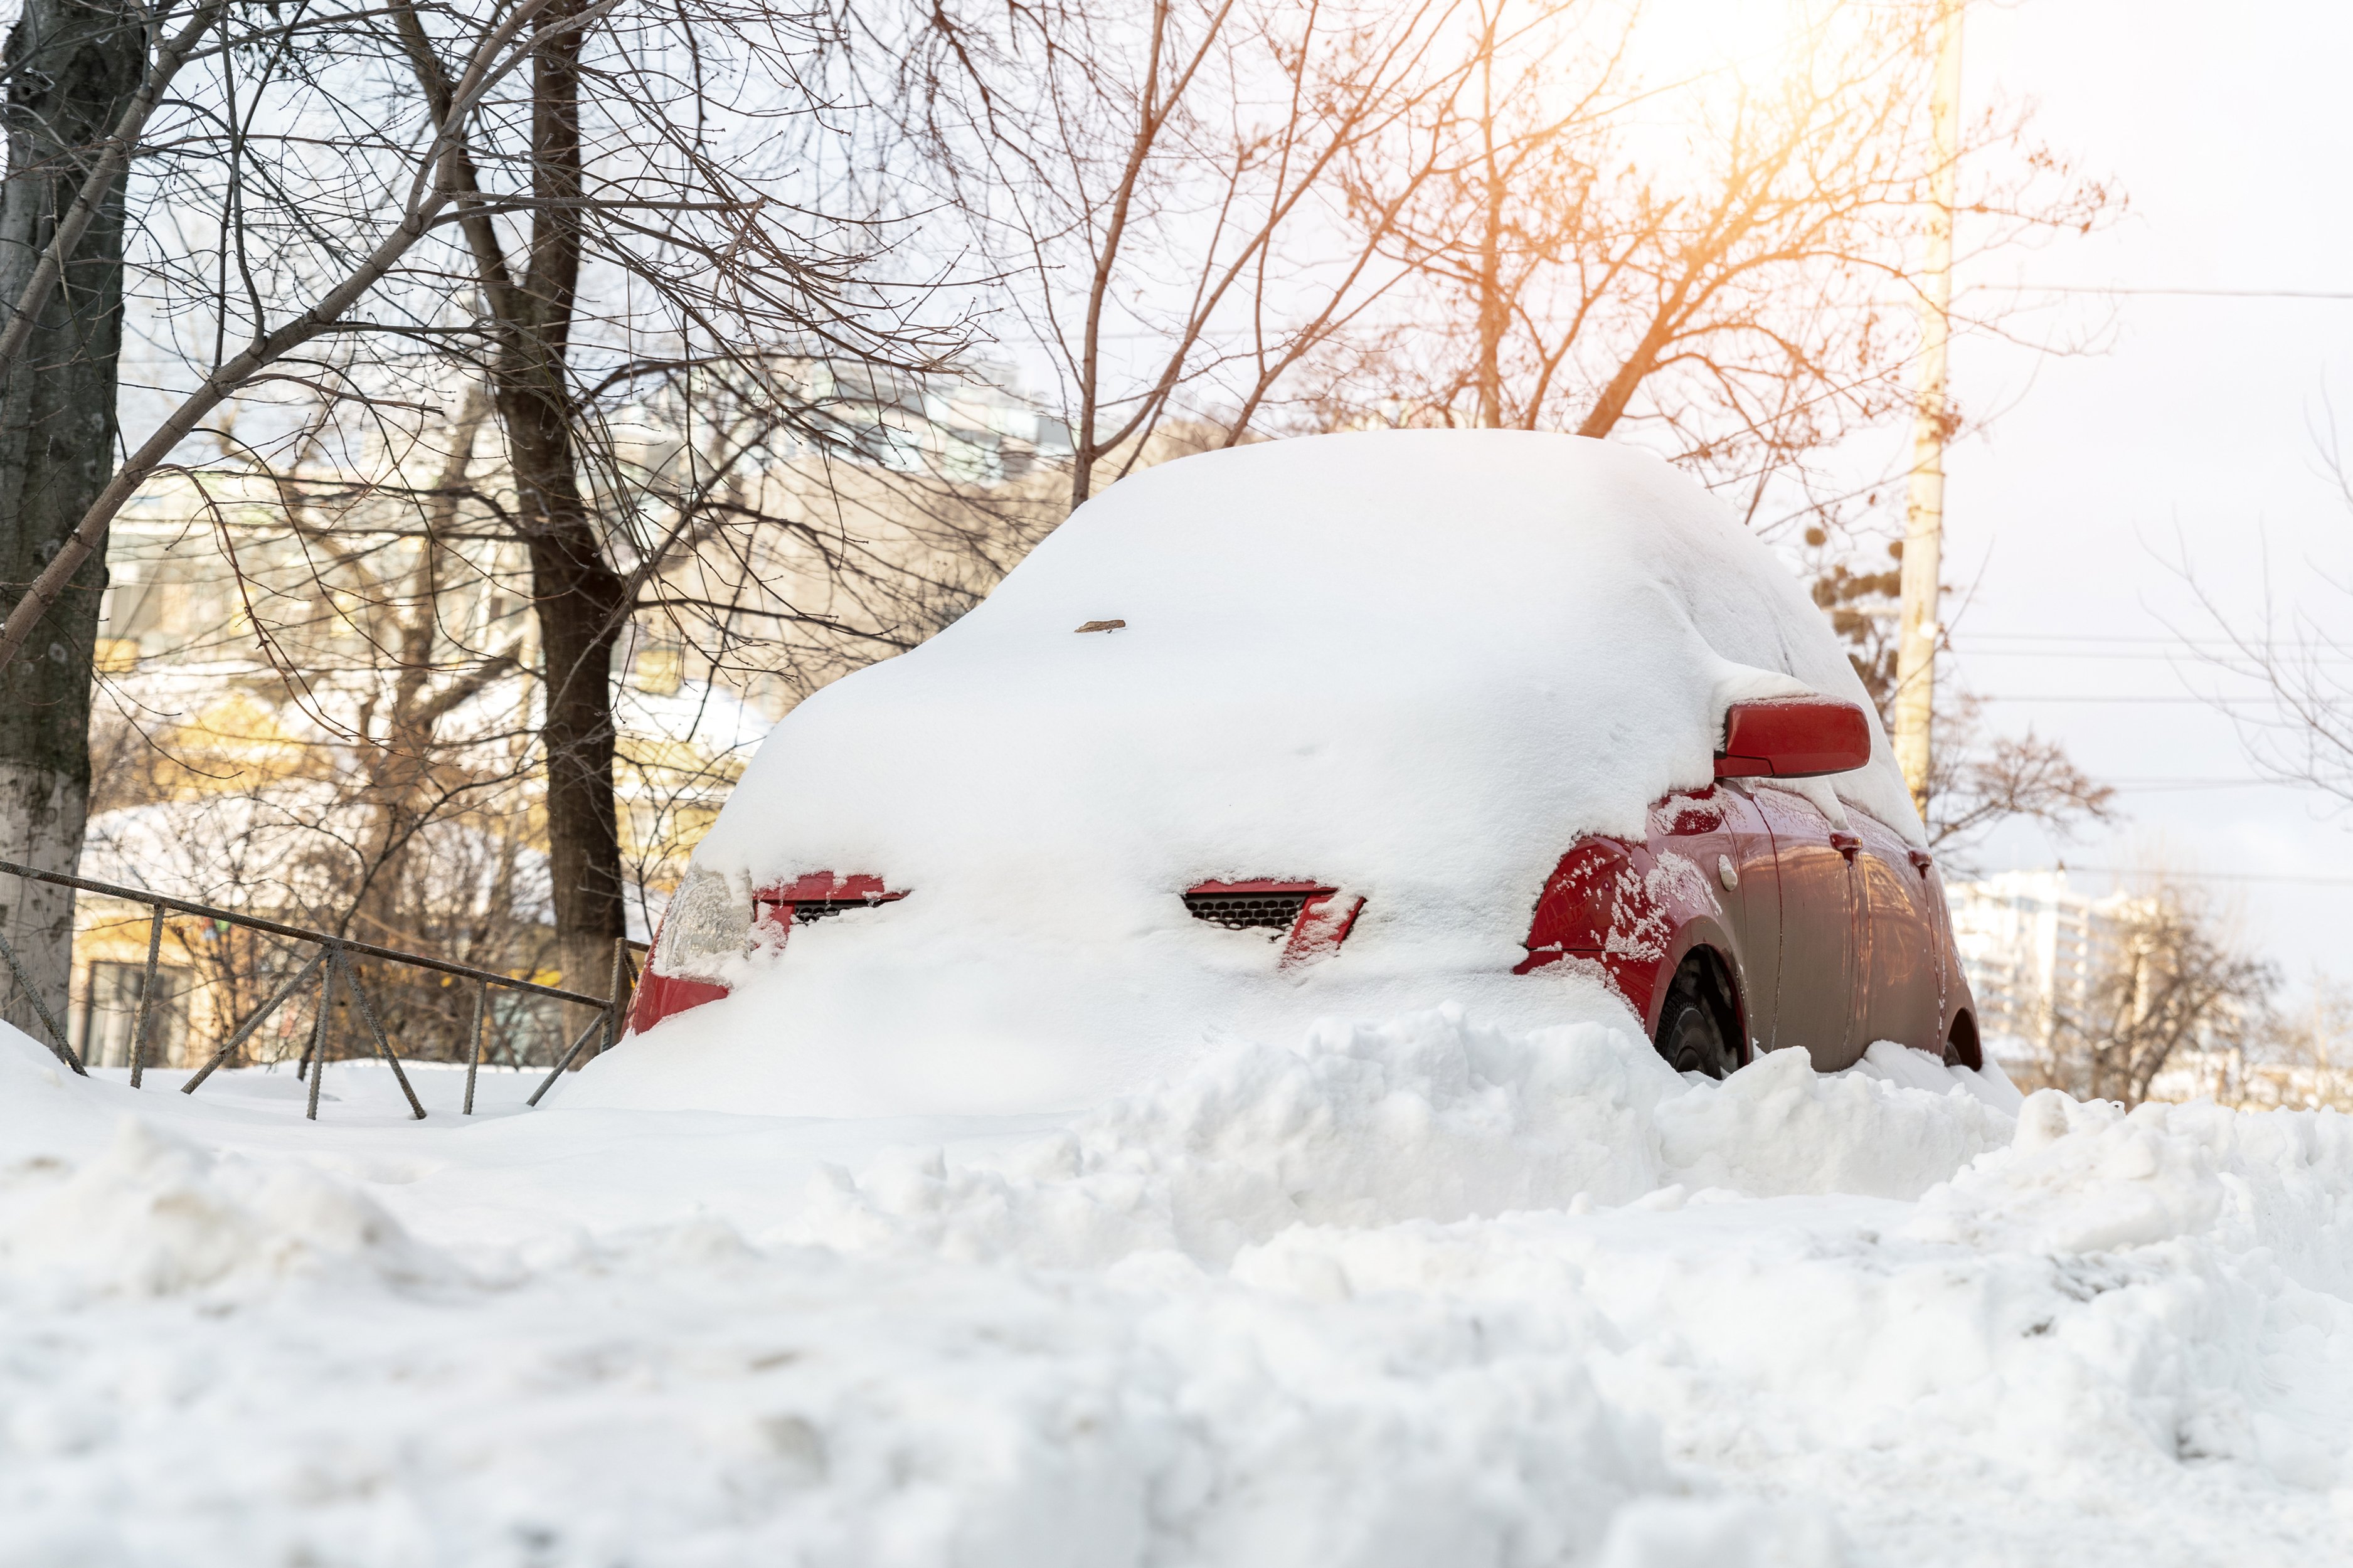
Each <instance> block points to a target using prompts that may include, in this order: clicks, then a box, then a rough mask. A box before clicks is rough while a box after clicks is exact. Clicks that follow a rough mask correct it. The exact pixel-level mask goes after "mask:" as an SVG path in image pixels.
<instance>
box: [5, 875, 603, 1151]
mask: <svg viewBox="0 0 2353 1568" xmlns="http://www.w3.org/2000/svg"><path fill="white" fill-rule="evenodd" d="M0 872H6V873H7V874H9V875H10V876H14V877H18V878H24V879H29V880H32V881H36V882H47V883H50V884H52V885H53V886H56V887H60V888H72V889H77V890H78V891H80V892H85V893H98V894H100V895H103V896H104V897H106V898H110V899H120V900H123V901H124V902H126V903H133V904H144V905H147V906H148V907H150V908H151V909H152V910H153V911H154V917H153V921H151V922H150V923H149V925H148V929H147V974H146V984H144V985H143V986H142V988H141V990H140V993H139V1007H138V1014H137V1017H136V1020H135V1021H134V1022H133V1023H132V1028H131V1087H132V1088H133V1089H137V1088H139V1087H140V1080H141V1079H142V1078H143V1077H144V1076H145V1073H146V1067H147V1061H146V1056H147V1034H148V1028H149V1025H150V1023H151V1022H152V1017H151V1015H152V1013H153V1007H154V998H155V970H156V963H157V960H158V958H159V957H160V956H161V954H162V952H163V945H164V917H165V916H166V915H167V914H170V913H173V912H174V911H176V912H178V913H181V914H187V915H195V916H198V917H200V918H202V919H204V920H208V921H227V923H228V924H231V925H237V926H243V927H245V928H246V929H248V930H249V931H263V932H267V933H268V934H269V935H272V936H279V937H285V938H288V939H290V940H291V941H294V942H306V943H309V944H311V945H312V946H314V947H316V948H317V950H318V951H317V952H313V953H312V954H311V958H310V961H309V962H308V963H304V964H303V965H302V966H301V968H300V969H298V970H296V971H295V972H294V973H292V974H291V975H289V976H288V977H287V979H286V981H285V983H284V984H281V985H280V986H279V987H278V989H277V990H276V991H275V992H273V993H271V994H270V996H269V1000H268V1001H266V1002H264V1003H262V1004H261V1005H260V1006H259V1008H257V1009H255V1011H254V1013H253V1015H252V1016H250V1017H248V1018H247V1019H246V1020H245V1021H244V1022H243V1023H242V1024H239V1025H238V1026H237V1027H236V1028H235V1029H234V1030H233V1031H232V1032H231V1033H230V1034H229V1037H228V1038H227V1041H225V1042H224V1043H223V1044H222V1046H221V1047H220V1048H219V1049H218V1050H216V1051H215V1052H214V1053H213V1054H212V1057H211V1059H209V1060H208V1061H206V1063H205V1065H204V1066H203V1067H202V1068H198V1069H197V1071H196V1072H195V1074H194V1075H193V1076H192V1077H190V1078H189V1079H188V1081H187V1082H186V1083H185V1084H182V1085H181V1086H180V1091H181V1092H182V1093H183V1094H194V1093H195V1091H196V1088H197V1086H198V1085H200V1084H202V1083H203V1082H204V1081H205V1079H208V1078H210V1077H211V1076H212V1075H213V1072H214V1070H215V1069H216V1068H219V1067H220V1066H221V1065H222V1064H223V1063H225V1062H227V1061H228V1060H229V1059H230V1058H232V1057H234V1056H235V1055H236V1054H237V1050H238V1048H239V1047H242V1046H243V1045H244V1044H245V1043H246V1041H247V1040H248V1039H250V1038H251V1037H253V1034H254V1032H255V1031H256V1030H258V1029H259V1028H260V1027H261V1026H262V1025H263V1024H265V1023H267V1022H268V1021H269V1018H270V1016H272V1015H273V1014H275V1013H276V1012H277V1011H278V1009H279V1008H280V1006H281V1005H283V1004H284V1003H285V1002H286V1001H287V999H288V998H290V997H291V996H293V995H294V994H296V993H297V992H299V991H300V990H301V988H302V987H303V986H304V985H305V984H309V983H310V981H311V978H312V977H313V976H314V975H315V976H316V977H317V980H318V988H319V995H318V1006H317V1008H316V1013H317V1016H316V1017H315V1019H314V1020H313V1021H312V1023H311V1039H310V1041H309V1042H308V1043H307V1044H306V1045H305V1046H304V1047H303V1051H302V1060H301V1067H300V1068H298V1069H297V1073H298V1076H301V1077H307V1078H308V1079H310V1094H309V1097H308V1103H307V1105H306V1107H305V1110H304V1112H303V1114H304V1115H305V1116H307V1117H308V1118H309V1119H310V1120H311V1121H317V1120H318V1119H319V1080H320V1079H322V1078H323V1077H324V1076H325V1071H326V1065H327V1053H328V1049H329V1047H330V1046H331V1044H332V1041H331V1038H330V1035H331V1028H330V1025H331V1020H332V1017H333V1014H334V992H335V986H336V984H337V983H338V982H339V981H340V982H341V984H343V986H344V987H345V988H346V991H347V993H348V994H349V995H350V996H351V999H352V1000H353V1002H354V1003H355V1004H357V1005H358V1008H359V1014H360V1016H361V1018H362V1019H364V1021H365V1022H366V1024H367V1027H368V1034H369V1036H370V1037H371V1038H372V1039H373V1040H374V1041H375V1049H376V1053H377V1054H378V1055H379V1056H381V1057H383V1058H384V1059H385V1064H386V1065H387V1066H389V1067H390V1068H392V1076H393V1077H394V1078H395V1079H397V1080H398V1082H399V1084H400V1090H401V1093H403V1094H404V1095H406V1096H407V1098H408V1108H409V1110H411V1111H412V1112H413V1113H414V1114H415V1116H416V1118H417V1120H419V1121H422V1120H423V1119H424V1116H425V1106H424V1103H423V1102H422V1101H421V1100H418V1099H417V1090H416V1089H415V1087H414V1086H412V1085H411V1084H410V1083H409V1081H408V1075H407V1074H406V1072H404V1071H403V1070H401V1066H400V1057H399V1055H398V1053H396V1051H395V1050H394V1049H393V1047H392V1042H391V1041H390V1040H389V1039H387V1038H386V1037H385V1031H384V1027H383V1026H382V1025H381V1024H380V1023H379V1022H378V1020H377V1017H376V1012H375V1005H373V1004H372V1003H371V1002H370V1001H369V1000H368V994H367V992H366V991H365V990H364V988H363V987H362V986H361V984H360V977H359V975H358V974H357V973H354V972H353V969H352V963H351V955H352V954H354V953H356V954H358V955H359V956H360V957H362V958H371V959H376V960H380V961H382V962H385V963H405V964H407V965H409V966H411V967H412V968H417V969H425V970H431V971H434V972H437V973H442V974H448V975H454V976H457V977H459V978H461V979H467V980H471V981H472V982H474V1018H473V1028H472V1041H471V1043H472V1050H471V1053H470V1057H469V1058H468V1060H467V1064H466V1100H465V1105H464V1108H463V1110H462V1111H461V1112H460V1114H462V1115H468V1116H470V1115H472V1114H473V1111H474V1079H475V1077H476V1075H477V1074H478V1073H480V1071H481V1067H482V1041H483V1036H484V1023H485V1021H486V1019H487V1018H488V1017H489V1015H490V1010H491V987H493V986H498V987H501V988H502V989H504V990H507V991H510V992H514V993H519V994H526V995H533V996H543V997H548V998H552V999H553V1000H555V1001H558V1002H570V1003H574V1004H575V1005H580V1006H585V1007H593V1008H596V1016H595V1017H593V1018H591V1019H589V1020H588V1024H587V1026H586V1028H584V1029H582V1030H581V1031H580V1033H579V1035H578V1037H575V1039H574V1040H573V1042H572V1046H571V1048H570V1049H569V1050H566V1051H565V1052H564V1053H563V1054H562V1056H560V1057H559V1058H557V1060H556V1063H555V1066H554V1068H553V1069H551V1070H550V1071H549V1073H548V1075H547V1077H546V1079H543V1081H542V1082H541V1084H540V1086H539V1087H538V1088H537V1089H533V1091H532V1095H531V1098H530V1100H527V1101H525V1102H524V1103H526V1104H528V1105H534V1106H535V1105H537V1104H538V1103H539V1100H540V1096H542V1095H543V1094H545V1093H546V1092H547V1091H548V1090H549V1089H551V1088H553V1087H554V1084H555V1080H556V1079H559V1078H561V1077H562V1076H563V1075H564V1073H565V1069H566V1068H569V1067H571V1065H572V1064H573V1062H574V1061H575V1060H576V1059H578V1058H579V1056H580V1053H581V1052H582V1051H583V1050H585V1049H586V1048H587V1046H588V1042H589V1041H590V1040H591V1039H594V1038H596V1036H597V1035H598V1034H599V1033H601V1034H602V1035H603V1036H604V1040H603V1043H602V1044H601V1045H600V1046H599V1047H598V1048H599V1049H600V1050H610V1049H612V1047H613V1046H614V1044H615V1043H616V1042H617V1041H618V1040H619V1038H620V1037H621V1026H622V1024H623V1022H624V1015H625V1014H626V1013H627V1011H628V997H629V988H630V986H631V985H633V984H635V983H636V980H637V968H636V965H635V963H632V962H631V959H630V955H629V949H630V947H631V946H632V945H633V944H632V943H630V942H628V940H627V939H625V938H616V939H615V941H614V942H613V976H612V984H611V986H610V987H609V988H608V990H607V994H605V995H602V996H590V995H587V994H585V993H582V992H578V991H566V990H564V989H563V988H562V987H560V986H554V985H542V984H538V983H537V982H535V981H530V980H518V979H516V978H515V977H514V976H512V975H510V974H501V973H497V972H496V971H495V970H489V969H477V968H475V967H474V966H473V965H471V964H468V963H451V962H449V961H448V959H443V958H428V957H427V956H426V955H425V954H423V953H418V952H400V951H398V950H397V949H395V948H389V947H378V946H376V945H375V943H373V942H353V941H352V940H351V939H350V938H348V937H340V936H336V935H333V934H332V933H331V932H327V931H306V930H304V929H303V928H302V927H301V926H292V925H287V924H285V923H284V922H283V921H272V920H265V919H263V918H262V917H260V916H259V915H242V914H238V913H237V912H236V911H234V910H223V909H216V908H214V907H213V906H212V905H210V904H199V903H193V902H190V901H189V900H186V899H174V898H168V897H166V896H164V894H161V893H157V892H154V891H152V890H151V889H144V888H124V887H118V886H116V885H115V884H114V883H111V882H95V881H92V880H90V879H89V878H87V877H69V876H67V875H65V874H64V873H62V872H58V871H40V870H36V869H34V868H32V867H30V866H19V865H17V864H16V863H15V862H13V861H9V860H0ZM0 959H5V960H6V962H7V966H8V973H9V974H10V976H11V977H12V978H13V979H14V981H15V983H16V985H17V986H18V987H20V988H21V989H22V990H23V991H24V993H25V994H26V995H27V996H29V997H30V998H31V999H32V1004H33V1011H34V1013H35V1014H36V1016H38V1017H39V1018H40V1020H41V1026H42V1027H43V1028H44V1029H46V1030H47V1032H48V1036H49V1042H48V1043H49V1049H50V1050H51V1051H53V1052H54V1053H56V1055H57V1058H58V1060H59V1061H61V1062H63V1063H64V1064H65V1065H66V1066H67V1067H69V1068H72V1069H73V1070H74V1071H75V1072H77V1073H79V1074H80V1075H81V1076H82V1077H84V1078H87V1077H89V1076H90V1074H89V1069H88V1068H85V1067H84V1066H83V1065H82V1061H81V1058H80V1057H79V1056H78V1055H76V1054H75V1051H74V1048H73V1045H72V1042H71V1041H70V1040H69V1038H68V1037H67V1034H66V1031H65V1029H64V1028H62V1027H61V1026H59V1025H58V1021H57V1018H56V1017H55V1016H53V1015H52V1014H51V1013H50V1012H49V1008H48V1004H47V1002H45V1001H43V1000H42V998H41V993H40V991H39V989H38V987H37V986H36V985H35V984H33V981H32V977H31V976H30V975H28V974H26V973H25V968H24V965H23V963H20V962H19V961H18V959H17V957H16V950H15V949H14V948H12V947H10V946H9V945H8V941H7V938H6V936H5V933H0ZM559 1038H561V1037H560V1036H559Z"/></svg>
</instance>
